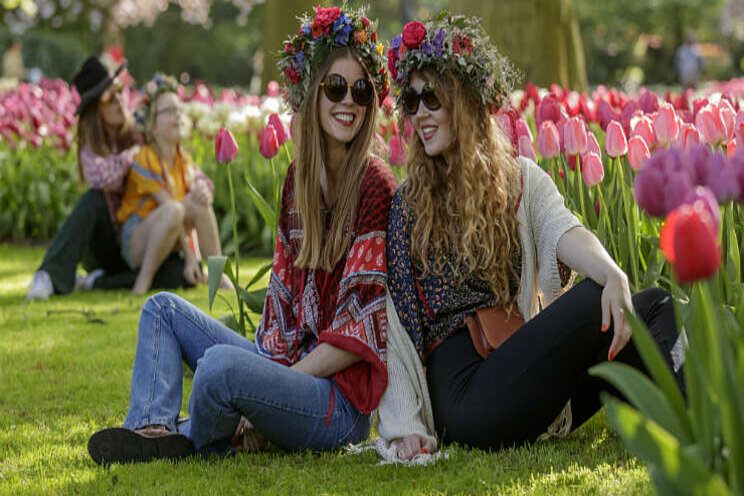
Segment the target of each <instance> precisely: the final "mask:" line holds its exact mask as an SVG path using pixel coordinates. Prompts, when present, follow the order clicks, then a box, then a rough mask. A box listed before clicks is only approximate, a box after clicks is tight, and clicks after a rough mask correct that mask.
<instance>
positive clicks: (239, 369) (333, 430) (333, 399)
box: [124, 293, 370, 453]
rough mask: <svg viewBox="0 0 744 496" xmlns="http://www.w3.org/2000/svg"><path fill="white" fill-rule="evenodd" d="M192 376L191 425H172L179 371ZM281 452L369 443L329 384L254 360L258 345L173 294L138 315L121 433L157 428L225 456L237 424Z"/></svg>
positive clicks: (361, 423) (361, 422)
mask: <svg viewBox="0 0 744 496" xmlns="http://www.w3.org/2000/svg"><path fill="white" fill-rule="evenodd" d="M182 360H183V361H185V362H186V363H187V364H188V365H189V367H190V368H191V369H192V370H194V372H195V373H194V383H193V387H192V391H191V397H190V398H189V413H190V415H191V420H190V421H187V422H184V423H179V424H178V425H176V424H177V422H176V421H177V419H178V414H179V412H180V410H181V394H182V374H183V370H182V366H181V362H182ZM241 416H243V417H246V418H247V419H248V420H250V422H251V423H252V424H253V426H254V427H255V428H256V429H257V430H258V431H259V432H260V433H261V434H263V435H264V437H266V438H267V439H268V440H269V441H271V442H272V443H274V444H275V445H278V446H280V447H281V448H284V449H287V450H298V449H310V450H330V449H335V448H338V447H339V446H342V445H343V444H346V443H358V442H360V441H362V440H364V439H366V438H367V436H368V435H369V430H370V422H369V416H368V415H364V414H362V413H361V412H359V411H358V410H357V409H356V408H355V407H354V406H353V405H352V404H351V403H349V401H348V400H347V399H346V398H345V397H344V395H343V394H342V393H341V391H340V390H339V388H338V386H337V385H336V384H335V382H334V381H333V380H332V379H329V378H317V377H313V376H311V375H308V374H305V373H303V372H298V371H296V370H293V369H291V368H289V367H286V366H284V365H281V364H278V363H275V362H273V361H271V360H269V359H267V358H265V357H262V356H260V355H259V354H258V352H257V350H256V345H255V344H254V343H253V342H252V341H250V340H248V339H246V338H244V337H243V336H240V335H239V334H237V333H236V332H234V331H232V330H231V329H229V328H228V327H226V326H225V325H223V324H222V323H220V322H218V321H217V320H215V319H213V318H212V317H210V316H208V315H207V314H205V313H204V312H202V311H201V310H199V309H198V308H196V307H195V306H193V305H192V304H190V303H189V302H187V301H186V300H184V299H183V298H181V297H179V296H176V295H174V294H171V293H158V294H156V295H154V296H152V297H150V298H149V299H148V300H147V302H146V303H145V306H144V307H143V309H142V315H141V317H140V322H139V337H138V339H137V353H136V355H135V358H134V370H133V372H132V394H131V398H130V401H129V413H128V414H127V418H126V420H125V421H124V427H125V428H127V429H138V428H141V427H145V426H147V425H151V424H162V425H165V426H167V427H168V429H170V430H171V431H178V432H180V433H182V434H184V435H186V436H187V437H188V438H189V439H190V440H191V442H192V443H193V444H194V448H195V449H196V450H197V451H200V452H203V453H215V452H217V453H220V452H221V453H226V452H228V451H229V441H230V438H231V437H232V436H233V434H234V433H235V429H236V428H237V425H238V422H239V421H240V417H241Z"/></svg>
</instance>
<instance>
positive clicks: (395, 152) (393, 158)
mask: <svg viewBox="0 0 744 496" xmlns="http://www.w3.org/2000/svg"><path fill="white" fill-rule="evenodd" d="M388 157H389V159H390V165H403V164H405V163H406V159H407V158H408V149H407V148H406V144H405V142H404V141H403V137H402V136H400V135H398V134H395V135H393V137H392V138H390V155H388Z"/></svg>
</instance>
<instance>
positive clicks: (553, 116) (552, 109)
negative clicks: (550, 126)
mask: <svg viewBox="0 0 744 496" xmlns="http://www.w3.org/2000/svg"><path fill="white" fill-rule="evenodd" d="M563 114H564V111H563V108H562V107H561V104H560V103H559V102H558V99H557V98H556V96H555V95H548V96H546V97H545V98H543V99H542V100H540V104H539V105H538V106H537V110H535V120H536V121H537V127H538V128H539V127H540V126H542V123H543V122H545V121H553V122H558V121H559V120H561V118H562V117H563Z"/></svg>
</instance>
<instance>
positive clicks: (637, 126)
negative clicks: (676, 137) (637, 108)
mask: <svg viewBox="0 0 744 496" xmlns="http://www.w3.org/2000/svg"><path fill="white" fill-rule="evenodd" d="M631 128H632V131H631V132H630V136H631V137H633V136H640V137H641V138H643V141H645V142H646V146H647V147H648V149H649V150H650V149H651V148H653V147H654V146H655V145H656V131H654V123H653V122H652V121H651V119H650V118H649V117H647V116H642V117H639V118H638V119H637V120H634V121H632V122H631Z"/></svg>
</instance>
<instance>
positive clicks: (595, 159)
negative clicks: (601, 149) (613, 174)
mask: <svg viewBox="0 0 744 496" xmlns="http://www.w3.org/2000/svg"><path fill="white" fill-rule="evenodd" d="M581 175H582V176H583V177H584V183H585V184H586V185H587V186H589V187H592V186H596V185H597V184H599V183H601V182H602V178H604V167H602V159H600V158H599V156H598V155H597V154H596V153H587V154H586V156H585V157H584V159H583V160H582V162H581Z"/></svg>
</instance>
